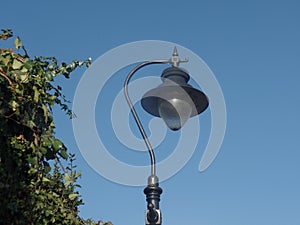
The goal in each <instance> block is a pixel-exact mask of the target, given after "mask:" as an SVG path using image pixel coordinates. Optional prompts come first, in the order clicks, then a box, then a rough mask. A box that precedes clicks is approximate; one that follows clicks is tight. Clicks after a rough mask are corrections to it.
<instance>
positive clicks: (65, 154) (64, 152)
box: [58, 149, 69, 160]
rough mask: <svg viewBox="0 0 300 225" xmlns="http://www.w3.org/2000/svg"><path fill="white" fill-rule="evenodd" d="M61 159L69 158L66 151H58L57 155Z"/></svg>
mask: <svg viewBox="0 0 300 225" xmlns="http://www.w3.org/2000/svg"><path fill="white" fill-rule="evenodd" d="M58 154H59V155H60V156H61V157H63V159H66V160H67V159H68V158H69V157H68V153H67V151H66V150H65V149H62V150H60V151H59V153H58Z"/></svg>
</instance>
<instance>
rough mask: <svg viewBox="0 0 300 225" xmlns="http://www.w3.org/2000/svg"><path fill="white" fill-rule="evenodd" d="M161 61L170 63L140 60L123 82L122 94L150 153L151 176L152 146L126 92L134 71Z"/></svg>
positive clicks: (153, 171) (152, 166)
mask: <svg viewBox="0 0 300 225" xmlns="http://www.w3.org/2000/svg"><path fill="white" fill-rule="evenodd" d="M163 63H170V60H153V61H146V62H142V63H140V64H139V65H137V66H136V67H135V68H133V69H132V70H131V71H130V73H129V74H128V75H127V77H126V80H125V82H124V95H125V98H126V101H127V103H128V105H129V108H130V110H131V113H132V115H133V117H134V119H135V122H136V124H137V126H138V128H139V130H140V133H141V135H142V136H143V139H144V141H145V144H146V146H147V148H148V151H149V154H150V159H151V176H156V164H155V155H154V151H153V148H152V146H151V143H150V141H149V139H148V136H147V134H146V132H145V130H144V127H143V125H142V123H141V120H140V118H139V116H138V114H137V112H136V110H135V108H134V106H133V104H132V101H131V99H130V97H129V94H128V83H129V81H130V79H131V78H132V76H133V75H134V74H135V72H137V71H138V70H139V69H141V68H143V67H144V66H147V65H151V64H163Z"/></svg>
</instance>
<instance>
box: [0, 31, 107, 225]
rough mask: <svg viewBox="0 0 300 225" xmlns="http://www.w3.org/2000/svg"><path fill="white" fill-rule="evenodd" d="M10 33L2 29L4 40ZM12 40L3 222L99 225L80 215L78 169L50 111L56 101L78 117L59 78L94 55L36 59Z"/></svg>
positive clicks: (2, 81) (4, 80)
mask: <svg viewBox="0 0 300 225" xmlns="http://www.w3.org/2000/svg"><path fill="white" fill-rule="evenodd" d="M12 36H13V33H12V31H11V30H9V29H8V30H2V33H1V34H0V39H2V41H5V40H7V39H9V38H11V37H12ZM14 45H15V48H16V49H15V50H13V49H11V48H7V49H5V48H2V49H0V146H1V150H0V224H14V225H21V224H27V225H28V224H34V225H36V224H62V225H63V224H66V225H67V224H68V225H70V224H74V225H75V224H96V223H95V222H93V221H91V220H84V219H82V218H81V217H80V216H79V215H78V213H79V209H78V207H79V206H80V205H82V204H83V201H82V199H81V198H80V195H79V192H78V188H79V187H80V186H79V184H78V183H77V179H78V178H79V177H80V172H78V171H76V169H75V166H74V160H75V157H74V155H73V154H68V152H67V148H66V146H65V145H64V144H63V142H62V141H61V140H59V139H57V138H56V137H55V133H54V131H55V124H54V121H53V114H52V108H53V107H54V106H55V105H58V106H59V107H61V109H62V110H63V111H65V112H66V114H68V115H69V116H70V117H73V116H74V115H73V114H72V111H71V110H70V109H69V108H68V105H67V103H68V102H67V101H66V99H65V97H64V95H63V94H62V93H61V90H62V88H61V87H60V86H55V85H54V82H53V81H54V79H55V77H57V76H64V77H66V78H69V77H70V74H71V73H72V72H73V71H74V70H75V69H76V68H78V67H81V66H89V65H90V63H91V60H90V59H88V60H86V61H79V60H74V61H72V62H71V63H70V64H66V63H61V64H58V61H57V60H56V58H54V57H35V58H33V59H32V58H30V57H29V56H28V54H27V51H26V49H25V47H24V46H23V45H22V42H21V40H20V38H18V37H17V38H16V39H15V41H14ZM20 52H22V53H23V54H22V55H21V54H20ZM64 165H65V166H64ZM100 223H101V222H100V221H99V222H98V223H97V224H100Z"/></svg>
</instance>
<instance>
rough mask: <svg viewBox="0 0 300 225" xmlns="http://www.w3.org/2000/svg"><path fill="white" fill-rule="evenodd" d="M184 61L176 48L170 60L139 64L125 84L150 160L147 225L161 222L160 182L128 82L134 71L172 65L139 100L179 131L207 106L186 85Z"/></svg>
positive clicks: (191, 88)
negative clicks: (156, 85) (160, 82)
mask: <svg viewBox="0 0 300 225" xmlns="http://www.w3.org/2000/svg"><path fill="white" fill-rule="evenodd" d="M187 61H188V60H187V59H183V60H181V59H180V58H179V56H178V52H177V49H176V47H175V48H174V51H173V55H172V57H171V58H170V59H168V60H152V61H146V62H142V63H141V64H139V65H137V66H136V67H135V68H133V69H132V70H131V71H130V73H129V74H128V75H127V77H126V80H125V82H124V95H125V98H126V101H127V103H128V105H129V107H130V110H131V113H132V114H133V117H134V119H135V121H136V124H137V126H138V128H139V131H140V133H141V135H142V137H143V139H144V141H145V144H146V146H147V149H148V152H149V154H150V159H151V175H150V176H149V177H148V185H147V187H146V188H145V189H144V193H145V195H146V201H147V210H146V218H145V220H146V225H161V223H162V216H161V212H160V209H159V201H160V195H161V193H162V189H161V188H160V187H159V180H158V177H157V176H156V162H155V155H154V151H153V148H152V146H151V143H150V142H149V139H148V136H147V134H146V132H145V130H144V128H143V125H142V123H141V121H140V119H139V116H138V114H137V112H136V110H135V108H134V106H133V104H132V101H131V99H130V97H129V94H128V83H129V81H130V79H131V78H132V76H133V75H134V74H135V72H137V71H138V70H139V69H141V68H142V67H145V66H147V65H151V64H171V67H169V68H167V69H165V70H164V71H163V72H162V75H161V79H162V81H163V83H162V84H160V85H159V86H158V87H156V88H154V89H152V90H150V91H148V92H146V93H145V94H144V96H143V97H142V100H141V104H142V107H143V108H144V110H145V111H147V112H148V113H150V114H151V115H153V116H156V117H161V118H162V119H163V120H164V122H165V123H166V125H167V126H168V127H169V128H170V129H171V130H174V131H176V130H179V129H180V128H181V127H182V126H183V125H184V123H185V122H186V121H187V120H188V119H189V118H190V117H192V116H196V115H198V114H200V113H201V112H203V111H204V110H205V109H206V108H207V107H208V99H207V97H206V95H205V94H204V93H203V92H201V91H200V90H197V89H196V88H193V87H192V86H191V85H189V84H188V83H187V82H188V81H189V79H190V76H189V74H188V72H187V71H186V70H184V69H183V68H180V67H179V64H180V63H181V62H187Z"/></svg>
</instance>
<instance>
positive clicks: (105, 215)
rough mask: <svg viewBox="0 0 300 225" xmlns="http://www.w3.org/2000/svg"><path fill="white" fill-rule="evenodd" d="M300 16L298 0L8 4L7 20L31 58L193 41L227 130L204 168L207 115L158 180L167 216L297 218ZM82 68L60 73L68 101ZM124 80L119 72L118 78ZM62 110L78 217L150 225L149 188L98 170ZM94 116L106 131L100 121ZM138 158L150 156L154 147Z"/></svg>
mask: <svg viewBox="0 0 300 225" xmlns="http://www.w3.org/2000/svg"><path fill="white" fill-rule="evenodd" d="M299 12H300V3H299V1H296V0H285V1H283V0H282V1H278V0H273V1H271V0H270V1H267V0H261V1H258V0H253V1H237V0H228V1H221V0H212V1H196V0H195V1H181V2H180V1H177V2H176V1H169V0H166V1H90V0H87V1H75V0H74V1H43V2H41V1H4V2H2V3H1V13H0V25H1V28H12V29H13V31H14V33H15V34H16V35H19V36H20V37H21V39H22V40H23V43H24V44H25V45H26V46H27V49H28V52H29V53H30V55H31V56H34V55H38V56H39V55H46V56H56V57H57V58H58V59H60V60H65V61H71V60H72V59H74V58H77V59H85V58H88V57H92V58H93V59H96V58H98V57H99V56H101V55H102V54H104V53H105V52H106V51H108V50H110V49H112V48H114V47H117V46H118V45H121V44H125V43H128V42H132V41H139V40H149V39H150V40H164V41H170V42H175V43H178V44H179V45H182V46H185V47H186V48H189V49H191V50H192V51H193V52H195V53H196V54H198V55H199V56H200V57H201V58H202V59H203V60H204V61H205V62H206V63H207V64H208V66H209V67H210V68H211V69H212V71H213V72H214V74H215V76H216V78H217V80H218V82H219V84H220V86H221V88H222V90H223V94H224V97H225V101H226V107H227V114H228V115H227V116H228V117H227V119H228V121H227V129H226V135H225V139H224V142H223V145H222V148H221V151H220V154H219V155H218V157H217V159H216V160H215V161H214V163H213V164H212V165H211V166H210V167H209V169H208V170H206V171H205V172H203V173H200V172H199V171H198V164H199V160H200V158H201V156H202V153H203V149H204V148H205V145H206V142H207V136H208V134H209V122H206V121H207V120H209V119H210V117H209V113H206V114H204V115H203V117H201V122H202V121H203V124H204V126H203V127H204V128H203V135H204V138H201V137H200V139H199V146H198V149H197V150H196V151H195V153H194V155H193V157H192V158H191V160H190V161H189V162H188V164H187V165H186V166H185V167H184V168H183V169H182V170H181V171H180V172H179V173H177V174H176V175H175V176H173V177H171V178H170V179H169V180H167V181H164V182H162V183H161V187H162V188H163V189H164V193H163V194H162V196H161V197H162V201H161V209H162V213H163V224H165V225H168V224H203V225H287V224H288V225H299V224H300V215H299V211H300V148H299V146H300V131H299V128H300V118H299V115H300V94H299V87H300V66H299V65H300V29H299V28H300V13H299ZM0 47H1V46H0ZM83 73H84V69H81V70H78V71H77V72H76V73H75V74H74V75H73V77H72V78H71V79H70V80H67V81H64V80H59V81H58V82H59V83H61V85H62V86H63V88H64V93H65V94H66V96H67V98H69V99H70V100H72V99H73V96H74V94H75V90H76V86H77V84H78V82H79V80H80V78H81V77H82V76H83ZM120 76H121V75H119V77H120ZM119 77H118V78H119ZM124 78H125V75H124ZM121 83H122V79H120V80H119V79H116V86H117V85H120V84H121ZM87 91H89V90H88V89H87ZM103 98H104V96H103ZM87 101H88V100H87ZM104 101H105V100H104ZM97 107H101V106H97ZM56 115H57V116H56V125H57V131H56V132H57V135H58V136H59V137H60V138H61V139H62V140H63V141H64V142H65V143H66V145H67V146H68V147H69V149H70V151H72V152H74V153H76V155H77V164H78V169H80V170H82V173H83V176H82V179H81V180H80V183H81V185H82V189H81V194H82V197H83V199H84V201H85V205H84V206H83V207H81V215H82V216H83V217H85V218H88V217H91V218H94V219H95V220H97V219H102V220H106V221H107V220H110V221H112V222H113V223H114V224H115V225H126V224H128V225H141V224H144V210H145V207H146V202H145V196H144V194H143V193H142V191H143V187H130V186H124V185H119V184H116V183H113V182H111V181H108V180H106V179H104V178H103V177H101V176H100V175H99V174H97V173H96V172H94V170H93V169H91V168H90V167H89V166H88V164H87V163H86V161H85V160H84V159H83V157H82V156H81V154H80V152H79V150H78V148H77V146H76V141H75V138H74V136H73V131H72V123H71V121H69V120H68V119H67V117H65V116H64V115H63V114H62V113H57V112H56ZM96 120H97V121H98V124H97V127H98V129H99V130H101V131H102V132H104V133H105V132H106V130H105V129H107V128H106V126H103V127H101V118H97V119H96ZM132 129H133V132H135V131H134V130H135V127H134V126H132ZM87 132H88V131H87ZM110 138H111V139H110ZM110 141H111V142H114V143H113V146H114V150H113V149H112V154H114V155H115V157H117V158H118V159H120V160H124V161H125V162H128V161H129V162H130V160H131V159H130V155H132V154H135V153H134V152H132V151H130V150H128V149H125V150H124V146H122V145H121V144H120V143H118V142H116V141H115V137H113V136H111V137H109V135H108V137H107V139H106V143H107V144H108V145H109V143H110ZM200 142H201V143H200ZM116 149H122V151H121V150H120V151H119V152H118V151H116ZM123 150H124V151H123ZM126 151H127V152H128V154H126ZM124 152H125V153H124ZM136 154H139V158H144V159H145V162H146V161H147V160H148V155H147V153H143V154H144V155H141V154H140V153H136ZM157 154H158V155H164V153H160V152H158V153H157ZM158 157H162V156H158ZM163 157H165V156H163ZM99 163H101V158H99ZM129 176H130V175H129ZM145 183H146V178H145Z"/></svg>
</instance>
